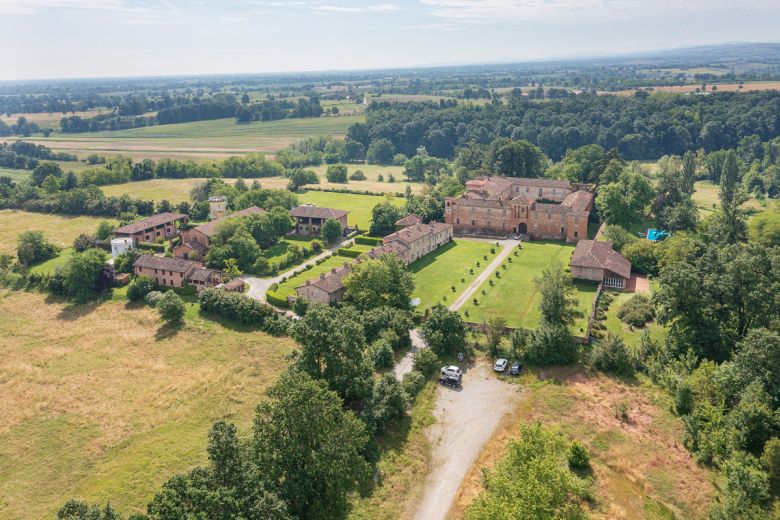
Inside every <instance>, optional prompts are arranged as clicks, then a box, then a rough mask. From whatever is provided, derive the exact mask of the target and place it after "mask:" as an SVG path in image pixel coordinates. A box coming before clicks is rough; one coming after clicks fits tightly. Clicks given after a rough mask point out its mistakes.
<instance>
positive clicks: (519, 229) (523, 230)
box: [517, 222, 528, 235]
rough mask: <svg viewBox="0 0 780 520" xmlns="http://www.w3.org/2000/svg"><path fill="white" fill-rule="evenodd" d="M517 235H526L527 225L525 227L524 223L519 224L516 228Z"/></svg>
mask: <svg viewBox="0 0 780 520" xmlns="http://www.w3.org/2000/svg"><path fill="white" fill-rule="evenodd" d="M517 234H518V235H527V234H528V225H526V223H525V222H521V223H520V224H519V225H518V226H517Z"/></svg>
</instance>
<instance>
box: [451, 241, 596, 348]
mask: <svg viewBox="0 0 780 520" xmlns="http://www.w3.org/2000/svg"><path fill="white" fill-rule="evenodd" d="M573 251H574V246H573V245H571V244H564V243H562V242H526V243H523V248H522V250H519V251H518V256H514V253H513V254H512V255H511V256H510V258H511V259H512V262H509V261H508V259H507V261H505V262H504V265H506V266H507V269H501V268H499V269H498V271H499V272H501V277H500V278H496V277H495V275H492V276H490V278H489V279H488V280H486V281H485V283H483V284H482V285H481V286H480V288H479V289H478V290H477V292H476V293H475V294H474V298H476V299H477V301H478V304H477V305H474V303H473V301H469V302H467V303H466V304H465V305H464V306H463V307H462V308H461V309H460V312H461V314H463V315H464V317H465V318H466V319H467V320H468V321H472V322H477V323H481V322H483V321H484V322H487V321H488V320H490V319H492V318H504V319H506V320H507V325H509V326H510V327H524V328H529V329H533V328H536V326H537V325H538V324H539V316H540V312H539V302H540V298H541V297H540V295H539V292H538V291H537V289H536V284H535V283H534V280H535V279H536V278H538V277H539V276H541V274H542V271H543V270H544V269H545V268H547V267H548V266H550V265H552V264H553V263H555V262H558V263H559V264H560V265H562V266H563V267H564V268H568V263H569V258H570V257H571V254H572V252H573ZM483 265H484V263H483ZM490 280H492V281H493V286H491V285H490ZM574 288H575V290H574V294H573V296H574V297H575V298H576V299H577V301H578V308H579V310H580V311H581V312H582V313H583V317H582V318H580V319H578V320H577V322H576V323H575V324H574V326H573V327H572V329H573V330H572V332H573V333H574V334H575V335H580V334H584V331H585V328H586V326H587V316H588V314H589V313H590V309H591V305H592V303H593V298H594V297H595V295H596V285H595V284H590V283H575V285H574ZM483 292H484V294H483ZM466 313H468V315H466Z"/></svg>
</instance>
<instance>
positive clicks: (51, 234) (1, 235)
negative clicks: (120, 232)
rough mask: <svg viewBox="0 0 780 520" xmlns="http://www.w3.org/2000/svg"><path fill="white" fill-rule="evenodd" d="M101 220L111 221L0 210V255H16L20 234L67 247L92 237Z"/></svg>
mask: <svg viewBox="0 0 780 520" xmlns="http://www.w3.org/2000/svg"><path fill="white" fill-rule="evenodd" d="M101 220H109V221H111V219H102V218H98V217H71V216H64V215H50V214H47V213H31V212H28V211H19V210H13V209H2V210H0V253H8V254H15V253H16V238H17V237H18V236H19V233H22V232H23V231H43V233H44V235H45V236H46V239H47V240H49V241H50V242H52V243H54V244H56V245H58V246H60V247H68V246H70V245H72V244H73V240H74V239H75V238H76V237H77V236H79V235H80V234H82V233H94V231H95V230H96V229H97V226H98V223H99V222H100V221H101ZM111 222H112V223H114V222H113V221H111Z"/></svg>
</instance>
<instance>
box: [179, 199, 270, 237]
mask: <svg viewBox="0 0 780 520" xmlns="http://www.w3.org/2000/svg"><path fill="white" fill-rule="evenodd" d="M254 213H265V210H264V209H263V208H258V207H257V206H250V207H248V208H246V209H242V210H240V211H234V212H233V213H231V214H230V215H225V216H224V217H222V218H218V219H215V220H212V221H211V222H207V223H205V224H201V225H200V226H196V227H194V228H193V229H195V230H197V231H200V232H201V233H203V234H204V235H206V236H207V237H212V236H214V235H215V234H216V233H217V226H219V225H220V224H221V223H222V222H224V221H225V220H226V219H229V218H235V217H245V216H247V215H252V214H254Z"/></svg>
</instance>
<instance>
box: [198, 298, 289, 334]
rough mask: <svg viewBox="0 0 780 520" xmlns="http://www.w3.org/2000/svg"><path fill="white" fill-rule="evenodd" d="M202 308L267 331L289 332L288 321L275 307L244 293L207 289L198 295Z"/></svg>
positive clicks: (274, 332) (273, 332) (272, 332)
mask: <svg viewBox="0 0 780 520" xmlns="http://www.w3.org/2000/svg"><path fill="white" fill-rule="evenodd" d="M198 303H200V308H201V310H203V311H204V312H210V313H212V314H216V315H218V316H223V317H225V318H228V319H230V320H232V321H235V322H238V323H243V324H245V325H256V326H258V327H259V328H261V329H262V330H264V331H265V332H268V333H270V334H275V335H281V334H284V333H286V332H287V327H288V325H287V321H286V320H285V319H283V318H280V317H279V316H278V315H277V314H276V312H275V311H274V310H273V308H272V307H271V306H269V305H266V304H264V303H261V302H259V301H257V300H254V299H252V298H247V297H246V296H244V295H243V294H239V293H234V292H229V291H224V290H222V289H213V288H209V289H205V290H204V291H203V292H201V293H200V296H199V297H198Z"/></svg>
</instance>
